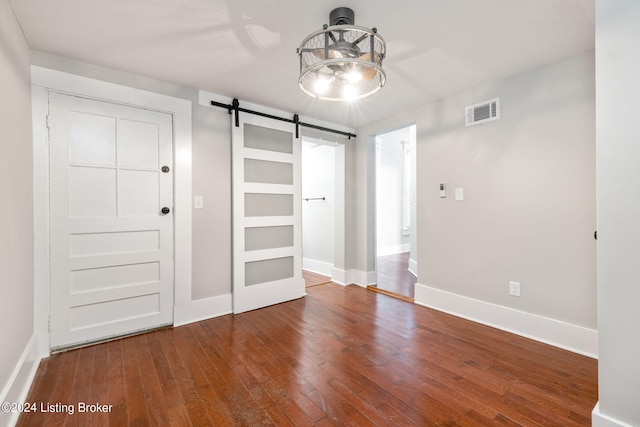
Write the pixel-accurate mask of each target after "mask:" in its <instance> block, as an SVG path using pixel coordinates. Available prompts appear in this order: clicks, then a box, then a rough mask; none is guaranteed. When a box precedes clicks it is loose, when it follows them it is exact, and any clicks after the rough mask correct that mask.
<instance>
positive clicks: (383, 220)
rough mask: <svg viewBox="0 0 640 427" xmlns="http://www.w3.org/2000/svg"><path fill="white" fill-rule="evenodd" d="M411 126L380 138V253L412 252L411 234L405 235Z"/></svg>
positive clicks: (378, 246)
mask: <svg viewBox="0 0 640 427" xmlns="http://www.w3.org/2000/svg"><path fill="white" fill-rule="evenodd" d="M403 142H404V143H407V144H410V140H409V129H408V128H403V129H400V130H397V131H393V132H389V133H385V134H383V135H378V136H377V137H376V185H375V187H376V246H377V248H376V249H377V250H376V254H377V255H378V256H384V255H390V254H396V253H401V252H408V251H409V235H408V234H407V235H403V227H402V219H403V218H402V216H403V212H404V211H403V205H404V203H405V200H404V197H403V196H404V194H403V190H404V167H405V165H404V149H403V145H402V144H403Z"/></svg>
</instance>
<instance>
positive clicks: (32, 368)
mask: <svg viewBox="0 0 640 427" xmlns="http://www.w3.org/2000/svg"><path fill="white" fill-rule="evenodd" d="M41 359H42V357H41V355H40V352H39V351H38V336H37V334H35V333H34V334H33V335H32V336H31V339H29V342H28V343H27V346H26V347H25V349H24V351H23V352H22V356H20V359H19V360H18V363H17V364H16V367H15V368H14V369H13V372H12V373H11V377H9V381H8V383H7V384H6V385H5V387H4V389H3V390H2V394H1V395H0V402H9V403H11V402H16V403H20V402H25V401H26V400H27V394H28V393H29V389H30V388H31V383H32V382H33V379H34V377H35V376H36V372H37V371H38V366H39V365H40V360H41ZM19 415H20V413H18V412H4V411H0V425H2V426H13V425H15V424H16V422H17V421H18V416H19Z"/></svg>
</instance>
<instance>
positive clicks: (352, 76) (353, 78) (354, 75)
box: [346, 70, 362, 83]
mask: <svg viewBox="0 0 640 427" xmlns="http://www.w3.org/2000/svg"><path fill="white" fill-rule="evenodd" d="M346 77H347V80H348V81H349V82H351V83H357V82H359V81H360V80H362V74H360V73H359V72H358V71H356V70H351V71H349V72H348V73H347V75H346Z"/></svg>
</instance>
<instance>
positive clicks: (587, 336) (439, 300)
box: [415, 283, 598, 358]
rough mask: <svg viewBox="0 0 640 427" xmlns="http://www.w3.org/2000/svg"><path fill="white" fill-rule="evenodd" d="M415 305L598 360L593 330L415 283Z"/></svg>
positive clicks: (595, 336) (595, 332)
mask: <svg viewBox="0 0 640 427" xmlns="http://www.w3.org/2000/svg"><path fill="white" fill-rule="evenodd" d="M415 303H416V304H419V305H423V306H425V307H429V308H433V309H435V310H439V311H443V312H445V313H448V314H452V315H454V316H458V317H462V318H464V319H468V320H472V321H474V322H478V323H482V324H484V325H487V326H492V327H494V328H498V329H501V330H503V331H507V332H511V333H514V334H516V335H521V336H523V337H526V338H531V339H534V340H536V341H540V342H543V343H546V344H550V345H553V346H555V347H559V348H563V349H565V350H569V351H572V352H574V353H578V354H582V355H584V356H588V357H592V358H597V357H598V331H596V330H594V329H589V328H585V327H582V326H578V325H573V324H571V323H567V322H563V321H560V320H556V319H552V318H548V317H543V316H538V315H535V314H531V313H525V312H523V311H519V310H515V309H512V308H509V307H504V306H501V305H497V304H492V303H488V302H485V301H481V300H477V299H473V298H469V297H465V296H462V295H457V294H453V293H450V292H446V291H443V290H440V289H436V288H432V287H430V286H426V285H422V284H418V283H417V284H416V285H415Z"/></svg>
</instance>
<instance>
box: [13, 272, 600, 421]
mask: <svg viewBox="0 0 640 427" xmlns="http://www.w3.org/2000/svg"><path fill="white" fill-rule="evenodd" d="M307 292H308V295H307V297H305V298H302V299H299V300H295V301H291V302H287V303H283V304H279V305H275V306H271V307H267V308H264V309H260V310H255V311H251V312H247V313H243V314H239V315H227V316H222V317H218V318H214V319H210V320H207V321H203V322H199V323H194V324H190V325H186V326H181V327H177V328H167V329H163V330H159V331H155V332H150V333H147V334H143V335H138V336H134V337H129V338H125V339H121V340H117V341H112V342H107V343H103V344H99V345H95V346H92V347H86V348H82V349H78V350H73V351H69V352H66V353H60V354H56V355H53V356H51V357H50V358H48V359H45V360H43V361H42V363H41V365H40V368H39V370H38V373H37V375H36V378H35V381H34V384H33V386H32V389H31V391H30V393H29V397H28V401H29V402H37V403H38V405H40V403H50V404H55V403H61V404H67V405H74V408H75V411H74V414H73V415H71V414H68V413H64V412H63V413H51V412H50V413H42V412H36V413H29V414H23V415H22V416H21V418H20V420H19V423H18V425H19V426H30V427H31V426H43V425H46V426H53V425H55V426H76V425H77V426H85V425H91V426H94V425H95V426H107V425H109V426H126V425H129V426H153V425H159V426H169V425H171V426H190V425H194V426H195V425H213V426H225V425H242V426H255V425H275V426H304V425H314V426H329V425H356V426H387V425H388V426H436V425H443V426H495V425H508V426H518V425H520V426H585V425H590V413H591V410H592V408H593V406H594V405H595V403H596V401H597V398H598V397H597V362H596V360H593V359H589V358H587V357H583V356H579V355H576V354H573V353H570V352H567V351H564V350H560V349H557V348H554V347H551V346H548V345H545V344H542V343H539V342H535V341H531V340H528V339H526V338H522V337H518V336H515V335H512V334H509V333H506V332H502V331H498V330H496V329H493V328H489V327H486V326H482V325H478V324H475V323H472V322H469V321H466V320H463V319H460V318H456V317H453V316H450V315H446V314H444V313H440V312H437V311H433V310H430V309H427V308H425V307H421V306H416V305H414V304H410V303H407V302H404V301H401V300H397V299H393V298H390V297H387V296H385V295H381V294H377V293H374V292H368V291H366V290H365V289H363V288H360V287H357V286H347V287H342V286H339V285H335V284H328V285H323V286H314V287H310V288H308V289H307ZM79 402H84V403H92V404H94V403H96V402H100V403H101V404H106V405H113V406H112V409H111V411H110V412H107V413H86V412H85V413H78V411H77V409H78V404H79Z"/></svg>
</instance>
